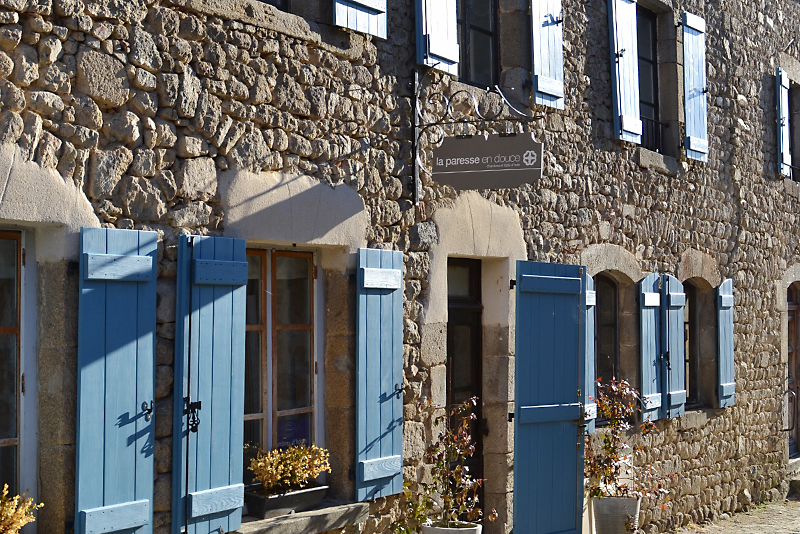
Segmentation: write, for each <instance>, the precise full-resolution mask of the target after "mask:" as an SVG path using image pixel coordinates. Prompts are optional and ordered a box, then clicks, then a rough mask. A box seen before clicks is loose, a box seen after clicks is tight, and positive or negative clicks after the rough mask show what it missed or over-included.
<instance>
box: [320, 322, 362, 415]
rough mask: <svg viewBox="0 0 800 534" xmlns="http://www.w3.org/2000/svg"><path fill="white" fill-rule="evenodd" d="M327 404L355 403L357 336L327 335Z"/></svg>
mask: <svg viewBox="0 0 800 534" xmlns="http://www.w3.org/2000/svg"><path fill="white" fill-rule="evenodd" d="M326 338H327V339H326V341H327V343H326V349H325V386H326V387H325V392H326V393H325V405H326V406H329V407H352V406H354V405H355V398H356V397H355V377H356V361H355V336H353V335H343V336H341V335H331V334H328V335H327V336H326Z"/></svg>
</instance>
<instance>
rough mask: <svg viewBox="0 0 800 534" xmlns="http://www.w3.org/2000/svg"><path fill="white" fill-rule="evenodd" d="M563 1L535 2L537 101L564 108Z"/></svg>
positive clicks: (532, 21)
mask: <svg viewBox="0 0 800 534" xmlns="http://www.w3.org/2000/svg"><path fill="white" fill-rule="evenodd" d="M563 17H564V15H563V11H562V8H561V0H533V3H532V5H531V29H532V31H531V38H532V40H533V46H532V47H531V48H532V51H533V84H534V94H533V101H534V103H536V104H539V105H542V106H550V107H554V108H558V109H564V43H563V39H564V37H563V29H564V19H563Z"/></svg>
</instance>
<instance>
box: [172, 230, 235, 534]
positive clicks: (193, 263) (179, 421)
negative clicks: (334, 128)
mask: <svg viewBox="0 0 800 534" xmlns="http://www.w3.org/2000/svg"><path fill="white" fill-rule="evenodd" d="M245 254H246V253H245V242H244V240H242V239H228V238H224V237H199V236H191V237H190V236H180V239H179V241H178V288H177V304H176V308H177V313H176V324H175V412H174V418H175V420H174V431H173V447H174V449H173V463H172V465H173V471H172V472H173V480H172V494H173V502H172V532H173V533H175V534H178V533H179V532H180V531H181V527H182V526H183V525H185V524H186V522H187V516H188V523H189V524H188V528H187V530H186V532H188V533H189V534H208V533H210V532H216V531H217V530H218V529H219V528H222V531H223V532H230V531H233V530H236V529H238V528H239V526H240V525H241V520H242V509H241V507H242V506H243V505H244V486H243V484H242V470H243V462H244V459H243V454H242V447H243V446H244V422H243V421H244V336H245V334H244V332H245V285H246V283H247V258H246V256H245ZM189 403H200V404H199V410H197V412H196V413H197V416H198V418H199V424H198V425H197V427H196V431H194V432H193V431H190V429H189V417H188V415H187V414H186V410H187V408H188V406H189ZM187 463H188V473H187V470H186V465H187ZM187 480H188V484H187ZM187 485H188V491H187ZM187 493H188V496H187Z"/></svg>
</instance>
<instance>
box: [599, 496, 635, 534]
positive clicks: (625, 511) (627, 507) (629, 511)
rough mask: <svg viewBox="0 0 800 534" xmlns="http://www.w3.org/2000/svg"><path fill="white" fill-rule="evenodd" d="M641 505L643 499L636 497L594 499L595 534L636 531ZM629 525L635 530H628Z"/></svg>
mask: <svg viewBox="0 0 800 534" xmlns="http://www.w3.org/2000/svg"><path fill="white" fill-rule="evenodd" d="M641 504H642V501H641V499H637V498H635V497H602V498H598V497H595V498H593V499H592V507H593V509H594V530H595V534H627V533H628V532H631V531H632V530H636V529H637V528H639V508H640V507H641ZM628 524H630V525H631V526H632V527H633V528H632V529H628V528H627V525H628Z"/></svg>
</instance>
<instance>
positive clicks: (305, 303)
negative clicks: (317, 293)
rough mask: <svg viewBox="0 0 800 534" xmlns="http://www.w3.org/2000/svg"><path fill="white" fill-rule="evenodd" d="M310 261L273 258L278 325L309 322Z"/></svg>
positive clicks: (289, 257)
mask: <svg viewBox="0 0 800 534" xmlns="http://www.w3.org/2000/svg"><path fill="white" fill-rule="evenodd" d="M310 275H311V260H310V259H309V258H296V257H291V256H277V257H276V258H275V287H274V288H272V289H273V293H274V295H275V303H276V306H275V308H276V313H275V320H276V321H277V323H278V324H309V322H310V320H311V291H310V286H311V284H310Z"/></svg>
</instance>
